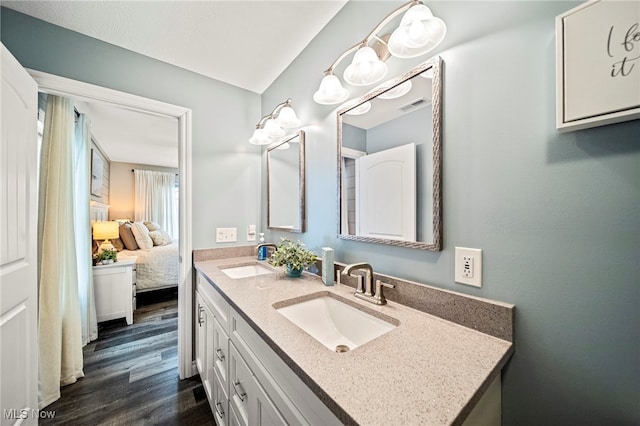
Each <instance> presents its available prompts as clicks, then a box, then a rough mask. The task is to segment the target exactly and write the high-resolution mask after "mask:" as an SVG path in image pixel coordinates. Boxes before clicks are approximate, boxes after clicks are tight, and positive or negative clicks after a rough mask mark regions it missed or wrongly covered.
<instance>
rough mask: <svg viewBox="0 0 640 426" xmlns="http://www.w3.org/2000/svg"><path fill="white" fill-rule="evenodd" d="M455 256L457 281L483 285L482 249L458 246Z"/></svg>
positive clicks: (477, 285)
mask: <svg viewBox="0 0 640 426" xmlns="http://www.w3.org/2000/svg"><path fill="white" fill-rule="evenodd" d="M455 257H456V259H455V280H456V282H457V283H460V284H468V285H472V286H475V287H482V250H480V249H473V248H466V247H456V254H455Z"/></svg>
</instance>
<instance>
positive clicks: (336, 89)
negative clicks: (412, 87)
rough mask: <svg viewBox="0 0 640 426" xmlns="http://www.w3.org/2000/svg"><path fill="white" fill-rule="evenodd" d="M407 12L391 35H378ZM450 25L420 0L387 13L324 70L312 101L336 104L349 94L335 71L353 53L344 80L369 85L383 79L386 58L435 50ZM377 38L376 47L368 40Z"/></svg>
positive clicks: (385, 70) (408, 56) (353, 83)
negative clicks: (435, 15) (358, 41)
mask: <svg viewBox="0 0 640 426" xmlns="http://www.w3.org/2000/svg"><path fill="white" fill-rule="evenodd" d="M401 13H404V15H403V16H402V19H401V21H400V25H399V26H398V28H396V29H395V30H394V31H393V32H392V33H391V34H383V35H381V36H379V35H378V32H380V31H381V30H382V29H383V28H384V27H385V26H387V25H388V24H389V23H390V22H391V21H392V20H393V19H394V18H396V17H397V16H399V15H400V14H401ZM446 33H447V26H446V25H445V23H444V21H443V20H442V19H440V18H436V17H434V16H433V14H432V13H431V10H429V8H428V7H427V6H425V5H424V3H423V2H422V1H421V0H412V1H410V2H408V3H406V4H404V5H402V6H400V7H399V8H397V9H396V10H394V11H393V12H391V13H390V14H389V15H387V16H386V17H385V18H384V19H383V20H382V21H380V23H379V24H378V25H377V26H376V27H375V28H374V29H373V31H371V32H370V33H369V35H367V36H366V37H365V38H364V40H362V41H361V42H360V43H358V44H356V45H354V46H351V47H350V48H348V49H347V50H345V51H344V52H342V54H341V55H340V56H338V58H337V59H336V60H335V61H334V62H333V63H332V64H331V66H330V67H329V68H328V69H327V70H326V71H325V72H324V74H325V75H324V78H323V79H322V81H321V82H320V88H319V89H318V90H317V91H316V92H315V93H314V95H313V100H314V101H315V102H317V103H319V104H322V105H335V104H339V103H341V102H343V101H345V100H346V99H347V98H348V97H349V91H348V90H347V89H345V88H344V87H342V83H341V82H340V80H339V79H338V77H336V75H335V74H334V69H335V67H337V66H338V64H340V62H342V60H343V59H344V58H346V57H347V56H348V55H350V54H351V53H352V52H354V51H355V52H356V53H355V55H354V57H353V60H352V63H351V64H350V65H349V66H348V67H347V68H346V69H345V70H344V74H343V77H344V80H345V81H346V82H347V83H349V84H351V85H354V86H368V85H370V84H374V83H377V82H378V81H380V80H382V79H383V78H384V76H385V75H386V73H387V65H386V64H385V61H386V60H387V59H388V58H389V57H390V56H395V57H397V58H415V57H418V56H421V55H424V54H425V53H427V52H429V51H431V50H433V49H434V48H435V47H436V46H438V45H439V44H440V43H441V42H442V40H443V39H444V36H445V34H446ZM373 40H375V42H374V43H373V46H370V45H369V43H370V42H371V41H373Z"/></svg>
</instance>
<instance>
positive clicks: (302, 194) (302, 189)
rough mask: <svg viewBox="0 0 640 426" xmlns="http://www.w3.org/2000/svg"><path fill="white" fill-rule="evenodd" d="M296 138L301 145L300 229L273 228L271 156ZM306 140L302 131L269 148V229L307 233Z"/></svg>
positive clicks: (299, 163)
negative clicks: (272, 152) (274, 151)
mask: <svg viewBox="0 0 640 426" xmlns="http://www.w3.org/2000/svg"><path fill="white" fill-rule="evenodd" d="M295 138H299V141H298V142H296V143H298V145H299V156H298V166H299V167H298V170H299V174H298V178H299V183H300V185H299V187H300V192H299V194H298V201H299V208H298V214H299V216H300V227H299V228H286V227H282V226H271V197H270V194H271V179H270V177H269V176H270V175H269V169H270V167H269V154H270V153H271V151H273V150H274V149H277V148H278V147H279V146H281V145H284V144H285V143H288V142H291V141H292V140H293V139H295ZM304 139H305V135H304V130H300V131H298V132H297V133H296V134H294V135H291V136H287V137H286V138H285V139H283V140H282V141H280V142H276V143H274V144H272V145H270V146H269V147H268V148H267V228H268V229H274V230H279V231H288V232H296V233H302V232H305V231H306V223H305V216H306V214H305V213H306V210H305V205H306V196H305V155H304V149H305V148H304Z"/></svg>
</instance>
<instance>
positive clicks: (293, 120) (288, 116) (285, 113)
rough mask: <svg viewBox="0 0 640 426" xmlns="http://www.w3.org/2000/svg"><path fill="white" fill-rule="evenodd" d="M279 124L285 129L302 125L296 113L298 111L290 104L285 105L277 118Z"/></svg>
mask: <svg viewBox="0 0 640 426" xmlns="http://www.w3.org/2000/svg"><path fill="white" fill-rule="evenodd" d="M276 121H277V122H278V124H279V125H280V126H282V127H284V128H285V129H294V128H296V127H300V124H302V123H301V122H300V119H299V118H298V116H297V115H296V112H295V111H294V110H293V108H291V107H290V106H286V107H283V108H282V109H281V110H280V113H279V114H278V118H276Z"/></svg>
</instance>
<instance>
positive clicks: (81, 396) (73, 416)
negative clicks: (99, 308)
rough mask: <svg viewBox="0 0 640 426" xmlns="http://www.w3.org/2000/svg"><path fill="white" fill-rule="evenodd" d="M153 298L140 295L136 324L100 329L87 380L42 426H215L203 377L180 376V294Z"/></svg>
mask: <svg viewBox="0 0 640 426" xmlns="http://www.w3.org/2000/svg"><path fill="white" fill-rule="evenodd" d="M153 293H157V294H156V295H152V294H150V293H146V294H138V309H137V310H136V311H135V313H134V322H133V324H132V325H130V326H127V325H126V322H125V320H124V319H120V320H113V321H107V322H104V323H100V324H99V329H98V340H96V341H95V342H91V343H89V344H88V345H87V346H86V347H85V348H84V374H85V377H83V378H82V379H80V380H78V382H76V383H74V384H72V385H69V386H65V387H63V388H62V389H61V394H62V397H61V398H60V399H59V400H58V401H56V402H54V403H52V404H51V405H49V406H48V407H46V408H45V409H44V410H46V411H51V410H53V411H55V417H54V418H53V419H49V420H40V424H41V425H74V426H76V425H160V424H161V425H215V423H214V420H213V415H212V413H211V410H210V408H209V403H208V402H207V398H206V395H205V392H204V389H203V387H202V384H201V382H200V378H199V377H198V376H197V375H196V376H194V377H192V378H190V379H186V380H180V378H179V377H178V303H177V295H176V294H175V291H172V290H169V291H168V292H167V291H164V292H153ZM145 299H149V300H147V301H146V302H145Z"/></svg>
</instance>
